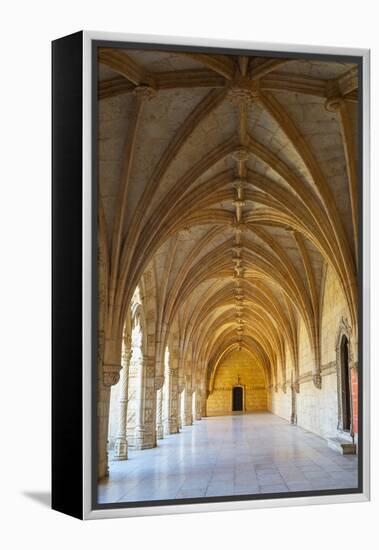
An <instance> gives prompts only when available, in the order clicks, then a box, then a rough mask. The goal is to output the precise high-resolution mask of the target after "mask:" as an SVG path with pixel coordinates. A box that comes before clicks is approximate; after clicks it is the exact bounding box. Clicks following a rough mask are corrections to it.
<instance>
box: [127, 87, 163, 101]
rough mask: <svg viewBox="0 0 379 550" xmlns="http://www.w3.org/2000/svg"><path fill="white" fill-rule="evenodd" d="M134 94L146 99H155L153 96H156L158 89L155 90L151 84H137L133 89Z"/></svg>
mask: <svg viewBox="0 0 379 550" xmlns="http://www.w3.org/2000/svg"><path fill="white" fill-rule="evenodd" d="M133 93H134V95H136V96H137V97H140V98H141V99H145V100H146V101H150V100H151V99H153V97H155V96H156V94H157V91H156V90H154V88H152V87H151V86H143V85H141V86H136V88H134V90H133Z"/></svg>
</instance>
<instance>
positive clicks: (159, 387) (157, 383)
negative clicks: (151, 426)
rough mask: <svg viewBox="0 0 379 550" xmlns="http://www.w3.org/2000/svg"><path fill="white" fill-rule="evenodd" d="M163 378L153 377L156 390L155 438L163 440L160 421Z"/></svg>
mask: <svg viewBox="0 0 379 550" xmlns="http://www.w3.org/2000/svg"><path fill="white" fill-rule="evenodd" d="M163 382H164V378H163V376H156V377H155V389H156V403H157V407H156V438H157V439H163V420H162V408H163Z"/></svg>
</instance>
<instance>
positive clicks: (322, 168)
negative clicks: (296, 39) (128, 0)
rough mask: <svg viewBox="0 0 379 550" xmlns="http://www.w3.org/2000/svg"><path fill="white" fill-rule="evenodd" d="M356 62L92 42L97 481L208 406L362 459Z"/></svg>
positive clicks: (265, 446)
mask: <svg viewBox="0 0 379 550" xmlns="http://www.w3.org/2000/svg"><path fill="white" fill-rule="evenodd" d="M357 82H358V77H357V70H356V67H355V66H354V65H349V64H342V63H337V62H332V61H302V60H295V59H271V58H263V57H262V58H258V57H245V56H237V55H235V56H225V55H210V54H200V53H196V54H190V53H188V52H182V53H172V52H157V51H149V50H143V51H142V50H140V51H137V50H121V49H110V48H108V49H102V50H100V57H99V141H98V143H99V186H100V189H99V215H98V220H99V221H98V229H99V232H98V235H99V240H98V266H99V333H98V334H99V353H98V407H97V410H98V459H99V460H98V468H99V469H98V477H99V479H100V480H103V482H102V483H106V481H104V479H105V477H106V476H107V475H108V473H109V469H110V470H111V472H110V473H112V468H118V470H117V471H121V470H120V468H127V467H128V463H129V462H131V461H130V460H128V457H129V458H130V456H129V455H130V453H133V457H134V459H135V461H136V462H138V460H139V459H138V456H141V460H145V458H143V457H146V456H148V453H149V452H150V451H148V449H154V448H156V447H157V445H158V450H159V447H160V446H162V449H163V450H164V451H167V449H169V448H170V449H171V451H170V452H173V450H172V449H174V448H175V445H181V443H179V441H180V438H183V441H186V445H187V444H188V445H189V443H188V442H189V441H190V439H188V438H190V437H191V436H190V435H189V431H191V430H192V432H191V433H193V434H194V435H193V438H194V439H193V441H195V442H196V441H198V445H201V441H203V440H202V439H201V437H202V436H201V434H204V429H205V428H204V426H205V425H206V426H207V428H206V429H207V433H208V435H209V437H210V439H211V440H212V441H213V442H214V444H215V445H218V443H217V441H218V440H217V437H216V435H217V434H218V435H219V436H220V437H221V438H225V437H226V435H225V434H228V433H229V434H232V432H233V429H234V430H235V433H236V434H239V436H240V437H241V438H242V440H243V438H244V437H245V438H247V441H252V442H253V443H254V441H255V443H254V444H255V446H256V445H261V447H262V454H263V455H268V454H269V452H270V433H271V432H272V437H273V438H275V441H277V438H278V437H279V438H280V434H283V435H282V438H283V441H287V440H288V441H289V442H290V441H292V439H291V437H295V435H292V436H290V435H289V433H288V429H292V430H294V431H292V432H291V434H298V442H299V443H298V444H299V445H300V444H301V442H302V441H304V438H305V440H306V441H309V440H307V439H306V434H308V437H313V435H312V433H313V434H314V438H315V439H314V441H315V442H317V444H316V443H314V448H315V451H314V452H315V453H316V452H317V449H321V448H323V447H322V446H323V445H324V447H325V449H326V451H325V452H328V453H330V456H332V457H337V458H338V457H339V460H345V459H346V460H349V458H351V459H353V457H341V456H340V455H339V454H338V452H337V453H336V451H339V452H340V453H342V454H344V453H354V452H355V451H356V447H357V431H358V417H357V414H358V413H357V406H358V402H357V399H358V398H357V389H358V363H357V360H358V333H357V330H358V329H357V323H358V306H357V296H358V294H357V258H358V233H359V228H358V190H357V186H358V184H357V144H356V140H357V94H358V92H357ZM245 413H246V414H245ZM247 413H251V414H247ZM269 413H271V414H269ZM233 414H234V416H232V415H233ZM205 417H207V418H206V420H201V419H204V418H205ZM216 417H217V418H216ZM221 417H222V418H221ZM200 420H201V422H199V421H200ZM232 420H233V422H232ZM223 422H225V425H224V427H225V432H222V430H221V431H220V427H221V426H222V425H223V424H222V423H223ZM231 422H232V423H231ZM291 424H297V427H293V426H291ZM190 426H192V427H191V428H190ZM212 426H213V427H212ZM233 427H234V428H233ZM300 428H303V429H305V430H307V431H308V432H304V430H301V429H300ZM196 430H198V432H196ZM212 430H214V431H212ZM265 430H266V431H265ZM270 430H271V431H270ZM309 432H311V433H309ZM196 433H197V435H196ZM264 433H266V434H267V437H264V435H263V434H264ZM173 434H177V435H173ZM199 434H200V435H199ZM215 434H216V435H215ZM232 435H233V434H232ZM232 435H231V437H232ZM317 436H321V438H323V439H320V437H317ZM204 437H205V436H204ZM254 437H255V438H256V439H255V440H254ZM196 438H198V439H196ZM194 444H195V443H194ZM207 444H210V443H209V442H208V443H207ZM328 444H329V447H328ZM237 447H238V443H236V449H237ZM271 447H272V445H271ZM316 447H317V449H316ZM331 447H332V449H333V450H332V449H331ZM158 450H157V449H156V450H155V451H154V452H155V453H156V452H158ZM137 451H138V452H137ZM162 452H163V451H162ZM236 452H237V451H236ZM242 452H246V449H245V451H243V449H242ZM154 456H157V455H156V454H155V455H154ZM170 456H171V455H170ZM330 456H329V455H328V457H329V458H328V460H329V461H333V459H332V458H330ZM354 460H355V457H354ZM174 462H175V459H173V463H174ZM336 464H337V463H336ZM349 464H351V462H349ZM110 465H111V467H110ZM316 465H317V464H316ZM340 466H341V467H342V466H343V464H342V463H341V464H338V467H340ZM125 471H126V470H125ZM331 471H332V470H331ZM316 477H317V476H316ZM258 485H259V484H258ZM273 485H276V486H278V485H279V484H278V482H275V483H273ZM288 487H290V485H289V484H288V483H287V488H288ZM278 490H279V489H278ZM294 490H295V489H294ZM266 492H267V491H266ZM141 494H142V493H141ZM177 494H179V493H177ZM204 494H205V493H204ZM207 494H208V493H207ZM211 494H212V493H211ZM195 496H197V495H195ZM199 496H203V495H199Z"/></svg>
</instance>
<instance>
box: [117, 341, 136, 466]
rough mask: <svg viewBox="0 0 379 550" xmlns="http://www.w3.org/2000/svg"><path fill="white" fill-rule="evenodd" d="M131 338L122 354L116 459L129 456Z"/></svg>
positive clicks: (123, 458) (124, 458)
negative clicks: (127, 432)
mask: <svg viewBox="0 0 379 550" xmlns="http://www.w3.org/2000/svg"><path fill="white" fill-rule="evenodd" d="M130 346H131V339H130V338H129V339H128V341H127V347H126V348H125V350H124V352H123V354H122V369H121V373H120V397H119V412H118V414H119V417H118V434H117V437H116V441H115V448H114V460H126V459H127V458H128V442H127V439H126V421H127V410H128V380H129V365H130V359H131V356H132V350H131V348H130Z"/></svg>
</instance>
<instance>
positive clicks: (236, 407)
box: [232, 386, 243, 412]
mask: <svg viewBox="0 0 379 550" xmlns="http://www.w3.org/2000/svg"><path fill="white" fill-rule="evenodd" d="M232 411H233V412H242V411H243V387H242V386H234V388H233V394H232Z"/></svg>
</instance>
